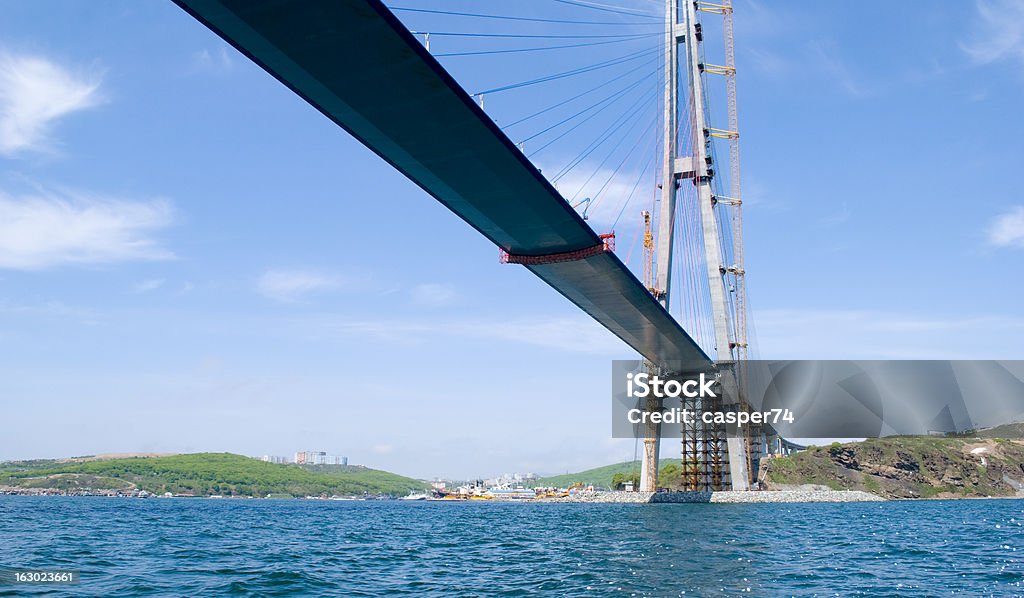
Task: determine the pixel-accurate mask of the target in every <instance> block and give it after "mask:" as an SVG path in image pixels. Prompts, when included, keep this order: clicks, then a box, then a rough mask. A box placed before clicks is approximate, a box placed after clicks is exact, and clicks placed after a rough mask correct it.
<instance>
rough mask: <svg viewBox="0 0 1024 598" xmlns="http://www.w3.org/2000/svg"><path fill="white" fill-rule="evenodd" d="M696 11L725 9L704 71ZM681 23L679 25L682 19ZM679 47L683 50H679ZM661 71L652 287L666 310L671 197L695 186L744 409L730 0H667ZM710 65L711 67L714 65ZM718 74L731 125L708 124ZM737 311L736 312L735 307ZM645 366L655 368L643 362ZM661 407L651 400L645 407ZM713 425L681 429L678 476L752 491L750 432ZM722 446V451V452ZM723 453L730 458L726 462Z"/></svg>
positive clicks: (651, 485) (652, 445) (653, 480)
mask: <svg viewBox="0 0 1024 598" xmlns="http://www.w3.org/2000/svg"><path fill="white" fill-rule="evenodd" d="M697 11H706V12H713V13H718V14H722V15H723V16H724V18H725V23H724V33H725V38H726V39H725V46H726V64H725V65H724V66H721V67H713V68H709V66H708V65H705V64H704V61H703V59H702V52H701V43H702V42H703V32H702V30H701V24H700V22H699V21H698V19H697ZM680 20H681V22H680ZM680 50H682V52H680ZM664 57H665V74H664V84H665V89H664V117H663V124H664V130H663V135H664V140H663V148H662V150H663V155H662V180H661V206H660V209H659V218H658V237H657V256H656V259H657V264H656V281H655V282H656V286H655V289H653V290H652V292H653V293H654V295H655V297H656V298H657V299H658V300H659V301H660V303H661V305H662V306H663V307H664V308H665V309H666V310H667V309H668V308H669V300H670V298H671V275H670V274H671V271H672V258H673V256H672V247H673V245H674V235H675V214H676V194H677V191H678V189H679V186H680V185H682V184H692V185H694V186H695V188H696V192H697V193H696V194H697V202H698V205H699V214H700V220H701V227H700V228H701V231H702V232H703V239H704V256H705V259H706V264H707V275H708V287H709V289H710V295H711V297H710V299H711V311H712V320H713V325H714V332H715V360H716V364H717V366H718V370H719V375H720V376H721V381H722V385H723V386H725V387H731V388H733V389H734V392H733V395H732V399H733V400H735V401H739V402H740V405H739V406H738V408H745V402H744V401H743V397H742V380H741V377H742V363H743V360H744V359H745V358H746V346H747V343H746V313H745V312H746V306H745V301H746V298H745V288H744V286H745V285H744V280H743V279H744V274H745V272H744V270H743V249H742V220H741V213H740V211H739V208H740V205H741V201H740V198H739V145H738V140H739V133H738V131H737V127H738V125H737V116H736V88H735V73H736V69H735V66H734V57H733V40H732V6H731V3H730V2H726V3H724V4H712V3H706V2H693V1H690V0H665V47H664ZM712 66H713V65H712ZM681 71H682V72H684V73H685V75H684V76H685V78H686V86H687V89H686V91H687V95H686V100H687V104H688V106H687V107H688V111H687V113H688V115H689V117H690V119H691V122H690V125H691V127H692V130H693V148H692V155H690V156H681V155H679V151H678V134H679V126H678V108H679V96H680V93H679V92H680V82H679V81H678V79H679V77H680V72H681ZM705 72H709V73H714V74H721V75H724V76H726V77H727V78H728V80H727V84H726V88H727V91H728V95H729V98H728V101H729V125H728V126H729V129H716V128H713V127H711V126H710V125H709V124H708V117H707V106H706V104H705V101H706V100H705V93H704V81H703V78H702V77H703V74H704V73H705ZM713 137H720V138H725V139H728V140H729V141H730V167H731V171H730V174H731V188H730V192H731V193H732V197H727V198H724V197H723V198H719V197H716V196H715V195H714V193H713V179H714V176H715V173H714V168H713V162H712V159H711V151H710V150H711V142H712V138H713ZM719 203H722V204H726V205H730V206H732V207H733V211H732V215H733V219H732V222H731V226H732V231H733V243H734V247H733V259H734V263H733V264H726V263H725V255H726V254H725V252H723V250H722V242H721V238H720V235H719V230H720V228H719V225H720V222H719V216H720V214H721V212H722V210H720V209H716V208H717V205H718V204H719ZM727 276H729V277H731V279H732V287H733V289H734V290H735V293H736V297H735V298H734V301H733V307H730V302H729V296H728V291H727V288H726V277H727ZM733 308H735V311H733ZM645 368H648V369H650V368H653V366H652V365H651V364H649V363H645ZM657 407H660V405H657V404H656V403H655V402H653V401H652V400H649V401H648V405H647V408H648V409H654V408H657ZM684 407H687V408H692V409H696V410H698V411H699V410H713V409H719V408H721V407H722V405H719V404H699V403H694V404H689V405H684ZM729 432H731V433H729V434H726V430H723V429H719V428H716V427H713V426H703V425H695V426H692V427H686V426H684V429H683V439H682V444H683V447H682V448H683V481H684V487H685V488H686V489H688V490H711V489H720V488H722V487H724V481H725V480H724V479H723V475H724V474H725V473H726V467H727V473H728V481H729V485H730V486H731V487H732V489H734V490H748V489H749V488H750V481H751V477H750V469H751V467H750V465H751V460H750V457H751V448H752V447H751V442H750V437H749V434H746V435H740V434H738V433H736V430H730V431H729ZM726 447H727V450H726ZM659 452H660V430H659V429H658V428H657V427H656V426H654V425H649V426H648V427H647V429H646V431H645V438H644V454H643V461H642V463H641V474H640V490H641V491H653V490H656V489H657V484H658V457H659ZM725 452H727V455H728V457H727V458H728V461H727V463H725V462H723V457H724V456H725V455H723V453H725Z"/></svg>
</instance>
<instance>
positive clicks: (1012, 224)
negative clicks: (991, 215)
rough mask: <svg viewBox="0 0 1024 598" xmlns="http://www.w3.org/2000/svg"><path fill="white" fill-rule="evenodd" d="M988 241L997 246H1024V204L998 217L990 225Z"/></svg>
mask: <svg viewBox="0 0 1024 598" xmlns="http://www.w3.org/2000/svg"><path fill="white" fill-rule="evenodd" d="M988 241H989V243H991V244H992V245H995V246H996V247H1024V206H1015V207H1013V208H1011V209H1010V210H1009V211H1008V212H1006V213H1004V214H1001V215H1000V216H999V217H998V218H996V219H995V220H994V221H993V222H992V224H991V225H990V226H989V229H988Z"/></svg>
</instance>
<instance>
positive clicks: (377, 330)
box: [294, 315, 628, 355]
mask: <svg viewBox="0 0 1024 598" xmlns="http://www.w3.org/2000/svg"><path fill="white" fill-rule="evenodd" d="M294 323H297V324H298V325H299V329H300V332H301V333H302V334H303V335H304V336H308V337H321V336H324V335H327V336H346V337H347V336H355V337H358V338H360V339H367V338H372V339H375V340H377V341H382V342H385V343H394V344H398V345H403V346H414V345H419V344H423V343H427V342H434V341H435V340H436V339H437V338H439V337H442V336H447V337H462V338H478V339H485V340H497V341H511V342H517V343H524V344H529V345H535V346H541V347H548V348H552V349H558V350H561V351H571V352H574V353H592V354H604V355H609V354H616V353H622V352H623V351H628V348H627V346H626V344H625V343H624V342H622V341H621V340H619V339H618V338H616V337H615V336H614V335H613V334H612V333H611V332H608V331H607V330H605V329H604V328H602V327H601V325H600V324H598V323H597V322H595V321H594V320H593V319H591V318H589V317H587V316H583V315H581V316H576V317H563V318H543V317H519V318H515V319H505V318H500V319H488V318H485V317H472V318H470V317H467V318H447V319H430V320H424V319H422V318H417V319H412V320H400V319H390V320H385V319H380V320H377V319H364V320H357V319H348V318H336V317H332V316H322V315H321V316H314V317H311V318H305V319H302V320H298V321H294Z"/></svg>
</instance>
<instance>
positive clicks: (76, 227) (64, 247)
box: [0, 191, 174, 270]
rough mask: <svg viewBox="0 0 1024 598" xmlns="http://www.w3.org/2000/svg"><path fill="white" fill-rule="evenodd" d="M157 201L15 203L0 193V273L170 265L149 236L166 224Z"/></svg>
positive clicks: (167, 212) (165, 211) (68, 194)
mask: <svg viewBox="0 0 1024 598" xmlns="http://www.w3.org/2000/svg"><path fill="white" fill-rule="evenodd" d="M172 215H173V210H172V207H171V204H170V203H169V202H167V201H163V200H154V201H130V200H123V199H111V198H103V197H93V196H89V195H84V194H81V193H76V192H72V191H61V192H49V191H40V192H37V193H36V194H35V195H29V196H21V197H15V196H12V195H9V194H6V193H4V192H3V191H0V268H8V269H14V270H38V269H42V268H49V267H53V266H58V265H63V264H88V263H109V262H120V261H133V260H164V259H171V258H173V257H174V254H173V253H171V252H170V251H168V250H166V249H164V248H163V247H161V246H160V244H159V242H157V241H156V240H155V239H153V238H151V237H150V235H151V233H153V232H154V231H155V230H157V229H160V228H163V227H165V226H167V225H169V224H170V223H171V221H172Z"/></svg>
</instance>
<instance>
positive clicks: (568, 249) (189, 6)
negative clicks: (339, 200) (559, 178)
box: [174, 0, 768, 490]
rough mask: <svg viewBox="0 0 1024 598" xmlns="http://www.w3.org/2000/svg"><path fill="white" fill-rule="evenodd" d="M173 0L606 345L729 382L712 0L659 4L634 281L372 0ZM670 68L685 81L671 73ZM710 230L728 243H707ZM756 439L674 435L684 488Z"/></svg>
mask: <svg viewBox="0 0 1024 598" xmlns="http://www.w3.org/2000/svg"><path fill="white" fill-rule="evenodd" d="M174 1H175V3H176V4H178V5H179V6H180V7H181V8H182V9H184V10H185V11H187V12H188V13H189V14H190V15H192V16H193V17H194V18H196V19H197V20H198V21H200V22H201V23H202V24H204V25H205V26H206V27H208V28H209V29H211V30H212V31H214V32H215V33H216V34H217V35H219V36H220V37H222V38H223V39H224V40H226V41H227V42H228V43H230V44H231V45H232V46H234V47H235V48H236V49H237V50H238V51H239V52H241V53H243V54H244V55H246V56H247V57H249V58H250V59H251V60H252V61H254V62H255V63H256V64H258V65H259V66H260V67H262V68H263V69H265V70H266V71H267V72H268V73H270V74H271V75H272V76H274V77H275V78H276V79H277V80H279V81H280V82H281V83H282V84H284V85H285V86H287V87H288V88H289V89H291V90H292V91H293V92H295V93H296V94H297V95H299V96H300V97H301V98H302V99H304V100H305V101H306V102H308V103H309V104H311V105H312V106H313V107H315V108H316V109H317V110H319V111H320V112H321V113H323V114H324V115H325V116H326V117H327V118H329V119H330V120H331V121H333V122H334V123H336V124H337V125H338V126H340V127H341V128H343V129H344V130H346V131H347V132H348V133H349V134H351V135H352V136H353V137H355V138H356V139H358V140H359V141H360V142H361V143H362V144H364V145H365V146H366V147H368V148H369V149H371V150H372V151H374V152H375V153H376V154H377V155H379V156H380V157H381V158H383V159H384V160H385V161H387V162H388V163H389V164H391V165H392V166H393V167H394V168H395V169H397V170H398V171H399V172H401V173H402V174H404V175H405V176H406V177H408V178H409V179H411V180H412V181H414V182H415V183H416V184H417V185H419V186H420V187H421V188H422V189H423V190H424V191H426V192H427V193H428V194H430V195H431V196H433V197H434V198H435V199H436V200H437V201H439V202H441V203H442V204H444V205H445V206H446V207H447V208H448V209H449V210H451V211H452V212H453V213H455V214H456V215H458V216H459V217H460V218H462V219H463V220H464V221H465V222H466V223H467V224H468V225H470V226H472V227H473V228H474V229H476V230H477V231H479V232H480V233H481V234H482V235H484V236H485V237H487V238H488V239H489V240H490V241H492V242H493V243H494V244H495V245H496V246H497V247H498V248H500V250H501V252H502V255H503V261H506V262H508V263H512V264H521V265H522V266H524V267H525V268H527V269H529V270H530V271H531V272H533V273H534V274H535V275H537V276H538V277H539V278H540V279H542V280H543V281H544V282H545V283H547V284H548V285H550V286H551V287H552V288H553V289H555V290H556V291H558V292H559V293H560V294H562V295H563V296H564V297H565V298H566V299H568V300H569V301H571V302H572V303H573V304H575V305H576V306H578V307H579V308H580V309H581V310H583V311H584V312H586V313H587V314H589V315H590V316H592V317H593V318H594V319H595V320H596V321H598V322H599V323H600V324H601V325H602V326H604V327H605V328H607V329H608V330H610V331H611V332H612V333H614V334H615V335H616V336H618V337H619V338H620V339H622V340H623V341H624V342H625V343H626V344H627V345H629V346H630V347H632V348H633V349H634V350H635V351H636V352H637V353H639V354H640V355H641V356H643V358H644V360H645V361H644V364H645V365H644V367H645V368H647V369H649V370H651V371H653V372H660V373H661V374H663V375H671V374H680V373H692V372H697V371H716V372H717V373H718V374H719V375H720V376H723V377H727V378H728V377H731V378H733V379H735V378H736V377H738V376H741V375H742V368H741V366H740V365H739V364H742V361H743V360H744V359H745V357H746V347H747V343H746V321H745V304H744V302H745V299H744V296H745V295H744V293H745V291H744V274H745V272H744V270H743V259H742V256H743V254H742V220H741V211H740V210H741V205H742V202H741V200H740V190H739V149H738V139H739V134H738V130H737V129H738V127H737V124H736V104H735V102H736V96H735V66H734V65H733V58H732V57H733V50H732V7H731V3H729V2H728V1H727V0H723V1H724V2H725V3H720V4H712V3H707V2H683V1H681V0H665V6H664V38H663V39H664V44H663V46H662V47H661V48H660V55H661V60H662V66H661V68H662V70H663V75H662V86H663V91H664V94H663V96H664V97H663V98H662V107H663V116H662V125H663V126H662V128H663V135H662V143H661V145H662V148H661V150H662V151H661V162H662V168H661V181H660V184H659V187H660V189H661V191H660V194H661V197H660V205H659V206H658V213H657V214H656V217H657V220H656V222H657V231H656V235H655V231H653V230H651V228H650V226H648V228H647V230H646V231H645V233H646V234H645V239H644V251H645V256H644V257H645V273H644V279H645V280H643V281H642V280H640V278H638V277H637V276H636V275H635V274H634V273H633V272H632V271H631V270H630V269H629V268H628V267H627V266H626V265H625V264H624V263H623V261H622V260H621V259H620V258H619V257H618V256H617V255H616V253H615V251H614V236H613V235H609V234H605V235H601V234H598V233H597V232H595V231H594V230H592V229H591V227H590V226H589V225H588V223H587V222H586V221H585V219H584V217H583V216H582V215H581V214H580V212H579V211H578V208H579V206H578V205H577V206H574V205H573V204H571V203H570V202H569V201H568V200H567V199H566V198H565V197H563V195H562V193H560V192H559V191H558V190H557V189H556V188H555V186H554V185H553V184H552V182H551V181H550V180H549V179H548V178H546V176H545V175H544V173H542V172H541V171H540V170H539V169H538V168H537V167H536V166H535V165H534V164H533V162H531V160H530V159H529V158H528V157H527V156H526V155H525V154H524V152H523V151H522V150H521V149H520V147H517V145H516V144H515V143H514V142H513V141H512V140H511V139H510V138H509V137H508V135H506V133H505V132H504V131H503V130H502V129H501V128H500V127H499V126H498V125H496V124H495V122H494V121H493V120H492V118H491V117H490V116H488V114H487V113H486V112H485V110H484V108H483V106H482V105H481V104H482V99H481V97H480V96H479V95H478V96H477V97H474V96H472V95H470V94H469V93H468V92H467V91H466V90H465V89H463V87H462V86H461V85H460V84H459V83H458V82H457V81H456V80H455V78H454V77H453V76H452V75H451V74H450V73H449V72H448V71H447V70H446V69H445V68H444V67H443V66H442V65H441V63H440V62H439V61H438V60H437V59H436V58H435V57H434V56H433V55H432V54H431V52H430V51H429V49H428V48H427V47H426V46H425V44H424V43H423V42H421V40H420V39H418V38H417V37H416V36H415V35H414V34H413V33H412V32H410V31H409V29H407V28H406V26H405V25H403V23H402V22H401V21H400V20H399V19H398V18H397V17H396V16H395V14H394V13H393V12H392V11H391V10H390V9H389V8H388V7H387V6H385V5H384V4H382V3H381V2H380V1H379V0H302V1H299V0H292V1H290V0H174ZM567 3H568V4H576V5H581V6H590V7H593V8H598V7H602V6H603V7H605V9H604V10H609V9H610V8H612V7H611V5H605V4H595V3H591V2H567ZM427 12H429V10H428V11H427ZM700 12H704V13H713V14H717V15H721V16H722V17H723V35H724V39H725V56H726V59H725V61H724V64H723V65H721V66H715V65H712V64H706V63H705V60H704V58H703V52H702V48H701V44H702V43H703V41H704V39H703V38H704V30H703V27H702V23H701V22H700V19H699V13H700ZM477 16H481V15H477ZM483 16H487V15H483ZM681 71H682V72H684V73H686V81H685V82H680V81H678V80H677V79H678V78H679V76H678V74H679V73H680V72H681ZM714 75H719V76H722V77H724V78H725V81H726V88H727V90H728V104H729V107H728V114H729V123H727V125H726V126H725V127H724V128H716V127H713V126H711V125H710V124H709V123H708V122H707V115H706V113H705V109H706V106H705V102H706V99H705V95H706V93H705V90H704V87H703V81H704V79H705V77H708V76H714ZM684 88H685V92H686V93H681V92H682V91H683V90H684ZM680 97H683V98H684V99H685V100H686V102H685V103H686V104H687V106H686V108H687V109H686V111H685V112H686V114H687V115H688V117H689V119H690V120H689V125H690V131H691V133H692V135H691V136H692V138H691V139H690V143H689V147H686V148H682V149H685V150H686V152H683V151H681V149H680V145H682V144H681V143H680V135H679V132H680V128H681V127H680V123H679V118H680V116H679V114H680V112H681V108H682V107H683V106H681V102H680ZM716 138H720V139H722V140H724V141H726V142H728V143H729V145H730V160H729V162H730V171H729V172H730V177H729V178H730V183H731V188H730V189H728V190H723V189H721V185H720V184H719V183H718V181H717V180H716V172H715V170H716V166H717V165H716V164H715V163H714V159H713V151H712V150H713V147H712V144H713V140H714V139H716ZM719 178H721V176H719ZM684 186H686V187H688V188H689V189H690V190H691V192H692V193H693V197H694V199H695V202H696V203H695V205H696V206H697V212H698V213H699V218H698V219H694V220H699V221H695V222H686V223H683V224H686V225H687V226H695V227H696V229H697V232H698V233H700V234H699V235H695V236H694V238H698V237H699V242H700V243H701V244H702V250H703V254H704V256H705V259H706V264H705V271H706V275H705V276H706V280H703V281H702V282H701V284H700V287H701V290H702V291H701V292H703V293H704V294H705V295H706V297H705V300H706V301H707V302H708V303H710V306H711V309H710V310H709V311H708V314H707V315H708V319H709V320H710V322H709V326H710V328H712V329H713V331H714V332H713V335H712V339H711V340H710V341H709V342H707V343H705V346H704V347H702V345H701V344H700V343H699V342H698V341H697V340H695V339H694V336H693V335H691V334H690V333H689V332H688V331H687V330H686V329H684V327H683V326H682V325H681V324H680V322H679V321H678V320H677V319H676V318H675V317H673V316H672V314H671V312H670V310H669V307H670V303H669V301H670V298H672V297H673V296H674V293H673V289H672V288H671V284H672V271H673V259H674V258H675V257H677V256H676V254H677V253H678V249H677V248H676V246H677V245H678V243H679V241H678V238H677V237H678V235H677V231H676V228H677V222H676V221H677V214H678V210H677V197H678V196H679V193H680V189H681V188H683V187H684ZM645 217H647V218H649V216H648V215H647V214H646V212H645ZM648 224H649V225H650V221H649V222H648ZM726 229H727V230H728V231H730V232H731V239H732V243H723V239H722V238H721V237H720V231H722V230H726ZM652 407H657V406H656V405H652ZM693 407H700V405H694V406H693ZM704 407H705V408H706V407H707V406H706V405H705V406H704ZM754 434H755V435H756V434H761V432H758V431H755V432H754ZM645 436H646V437H645V440H644V457H643V461H642V477H641V489H642V490H653V489H654V488H655V487H656V486H657V471H658V455H659V453H660V439H659V436H660V434H659V430H658V429H657V428H656V427H653V426H652V427H651V428H650V429H648V430H647V431H646V434H645ZM766 444H768V443H766V442H764V441H763V439H761V438H759V437H757V438H751V437H750V435H749V434H748V435H747V437H737V436H735V435H733V436H730V437H729V438H728V439H726V434H724V431H723V430H710V429H693V430H690V431H689V432H684V438H683V452H684V471H689V473H690V475H689V477H686V476H685V475H684V479H688V480H689V483H688V484H689V486H690V488H691V489H694V490H703V489H709V488H721V487H728V486H731V487H732V488H733V489H747V488H749V487H750V483H751V475H752V470H753V471H756V470H755V469H753V468H754V467H756V460H757V454H755V453H757V451H756V447H757V446H761V445H766ZM752 447H753V448H752ZM687 464H689V469H688V470H687V469H686V468H687Z"/></svg>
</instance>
